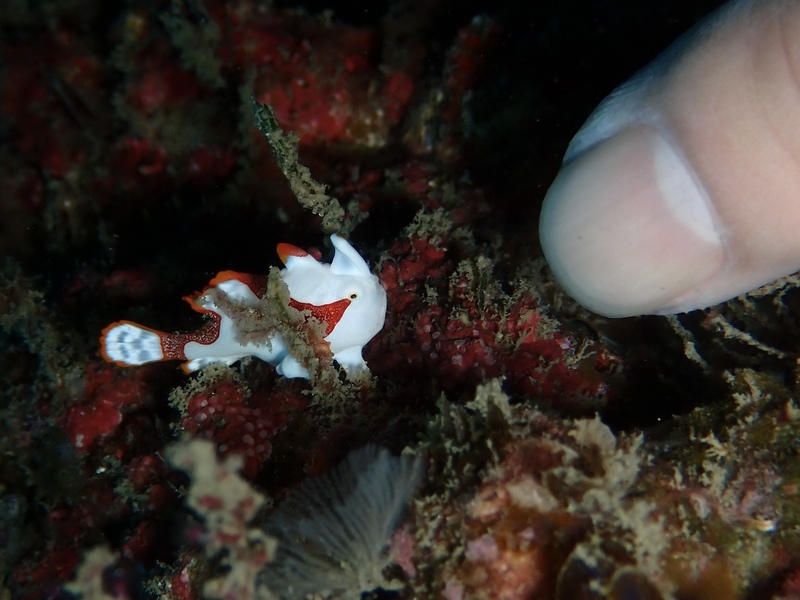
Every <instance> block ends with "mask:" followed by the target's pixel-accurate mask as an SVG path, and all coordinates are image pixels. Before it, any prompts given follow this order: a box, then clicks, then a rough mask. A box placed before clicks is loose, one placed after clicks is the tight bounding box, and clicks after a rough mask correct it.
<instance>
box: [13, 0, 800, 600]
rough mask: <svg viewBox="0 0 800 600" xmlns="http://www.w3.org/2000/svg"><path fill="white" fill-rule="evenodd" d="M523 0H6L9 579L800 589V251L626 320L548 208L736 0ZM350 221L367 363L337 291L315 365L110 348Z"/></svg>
mask: <svg viewBox="0 0 800 600" xmlns="http://www.w3.org/2000/svg"><path fill="white" fill-rule="evenodd" d="M521 4H522V3H516V2H508V3H505V2H499V3H494V4H489V3H480V2H463V3H454V2H449V1H446V0H436V1H434V2H429V1H414V0H399V1H397V2H386V3H374V4H369V5H368V7H367V8H364V7H365V6H366V5H365V3H354V4H353V5H350V4H342V5H340V6H336V5H327V4H322V3H319V4H315V3H308V4H307V5H305V6H302V7H301V6H295V5H289V4H287V3H269V2H258V1H256V0H231V1H223V0H185V1H181V0H174V1H166V0H165V1H160V2H151V3H137V2H128V3H113V2H99V1H96V0H67V1H60V2H47V1H45V2H27V1H25V0H13V1H8V2H3V3H2V7H0V32H2V34H1V35H0V79H1V80H2V84H1V85H0V174H2V184H3V185H2V194H0V259H2V262H0V360H2V365H3V368H2V369H0V386H2V395H1V396H0V398H1V399H0V600H6V599H11V598H24V599H32V600H40V599H41V600H43V599H47V598H69V597H76V596H81V597H84V598H87V599H88V598H92V599H101V598H106V599H107V598H116V599H127V598H130V599H134V598H135V599H138V598H165V599H172V600H189V599H192V598H201V597H207V598H225V599H228V598H230V599H233V598H238V599H242V598H262V599H271V598H286V599H289V598H359V597H363V598H373V599H380V598H409V599H410V598H446V599H448V600H469V599H473V598H474V599H483V598H486V599H487V600H489V599H503V600H517V599H519V600H522V599H554V600H574V599H577V600H583V599H586V600H594V599H598V600H599V599H602V598H612V599H616V600H622V599H626V600H632V599H638V600H653V599H663V600H668V599H675V600H736V599H741V600H748V599H753V600H755V599H758V600H766V599H770V598H771V599H776V600H777V599H789V598H800V441H798V440H800V436H799V435H798V434H799V433H800V402H798V400H797V394H798V390H800V385H799V384H798V369H797V365H798V364H799V361H800V326H798V325H797V321H798V320H797V315H798V311H800V293H798V279H797V278H795V277H790V278H787V279H786V280H783V281H781V282H778V283H776V284H774V285H772V286H770V287H769V288H768V289H763V290H759V291H758V292H755V293H753V294H750V295H748V296H746V297H742V298H739V299H736V300H734V301H731V302H730V303H728V304H726V305H722V306H718V307H714V308H712V309H709V310H706V311H699V312H696V313H691V314H688V315H682V316H680V317H672V318H666V317H658V318H657V317H649V318H641V319H628V320H624V321H616V322H611V321H607V320H604V319H600V318H598V317H596V316H594V315H592V314H590V313H588V312H586V311H585V310H583V309H582V308H581V307H579V306H577V305H575V304H574V303H573V302H572V301H571V300H570V299H569V298H568V297H566V296H565V295H564V294H563V292H561V291H560V289H559V287H558V285H557V284H556V283H555V282H554V281H553V279H552V277H551V276H550V274H549V272H548V270H547V266H546V265H545V264H544V262H543V260H542V258H541V256H540V253H539V251H538V245H537V240H536V230H537V227H536V222H537V215H538V209H539V205H540V203H541V200H542V197H543V195H544V191H545V190H546V188H547V185H548V184H549V182H550V181H551V180H552V177H553V176H554V174H555V172H556V171H557V169H558V165H559V161H560V157H561V156H562V154H563V151H564V148H565V147H566V144H567V143H568V141H569V137H570V135H571V133H572V132H574V131H576V130H577V128H578V126H579V125H580V123H581V121H582V120H583V118H584V117H585V116H586V115H587V114H588V113H589V112H590V110H591V109H592V108H593V106H594V105H595V104H596V103H597V102H598V101H599V100H600V99H601V98H602V97H603V96H604V95H605V94H606V93H607V92H608V91H609V90H610V89H612V88H613V87H614V86H615V85H616V84H617V83H619V82H620V81H622V80H623V79H625V78H626V77H627V76H628V75H630V74H631V73H632V72H633V71H634V70H635V69H636V68H638V67H640V66H642V65H644V64H645V63H646V62H647V61H648V60H649V59H650V58H652V57H653V56H654V55H655V54H656V53H657V52H658V51H659V50H660V49H661V48H662V47H664V46H665V45H666V44H667V43H668V42H669V41H671V40H672V39H673V38H674V37H675V36H676V35H677V34H679V33H680V32H681V31H683V30H684V29H686V28H687V27H688V26H690V25H691V24H692V23H693V22H694V21H695V20H697V19H698V18H700V17H701V16H702V15H704V14H705V13H707V12H708V11H709V10H711V9H712V8H714V6H715V4H716V3H714V2H683V3H676V2H651V3H641V2H633V1H632V0H631V1H623V0H617V1H615V2H607V3H598V2H586V3H582V2H576V3H573V4H571V5H570V8H569V9H565V8H564V7H557V6H555V5H556V4H557V3H530V4H532V5H534V6H526V7H521V6H518V5H521ZM538 4H543V5H544V4H552V5H553V6H549V7H548V6H536V5H538ZM621 15H624V16H621ZM575 56H580V57H581V58H580V60H579V61H577V62H576V61H575V60H574V57H575ZM263 106H269V107H270V108H271V112H269V111H266V112H264V110H262V109H260V108H259V107H263ZM254 107H255V110H254ZM265 115H266V116H265ZM331 233H340V234H342V235H343V236H345V237H347V238H348V239H349V240H350V242H351V243H352V244H353V246H354V247H355V248H357V250H358V252H359V253H360V254H361V255H362V256H363V257H364V258H365V259H366V260H367V262H368V263H369V265H370V268H371V269H372V272H373V273H375V275H377V277H378V279H379V281H380V283H381V285H382V286H383V287H384V289H385V290H386V293H387V300H388V313H387V318H386V324H385V326H384V328H383V330H382V331H381V332H380V333H379V334H378V335H377V336H376V337H375V338H374V339H373V340H372V341H371V342H370V343H369V344H368V345H367V346H366V348H365V349H364V358H365V359H366V362H367V364H368V365H369V369H370V373H369V374H368V375H367V374H365V375H364V376H362V377H357V378H350V379H348V378H346V377H345V376H344V373H343V372H342V371H341V370H340V369H338V368H337V367H336V364H335V363H334V362H333V361H332V359H331V358H332V357H331V355H330V351H329V349H328V347H327V345H326V343H325V341H324V340H323V339H322V335H321V333H320V332H321V331H324V327H322V324H320V323H313V322H311V321H308V320H304V319H300V320H299V321H297V320H295V321H294V322H293V325H292V327H293V328H294V329H292V331H291V332H287V331H285V330H281V334H282V335H283V336H284V338H285V339H287V340H291V342H292V343H293V345H294V347H295V348H296V349H297V352H298V355H299V356H300V357H301V362H302V363H303V365H304V366H305V367H307V368H308V370H309V374H310V379H309V380H308V381H306V380H302V379H284V378H282V377H280V376H279V375H277V374H276V373H275V371H274V369H273V368H272V367H270V366H269V365H267V364H265V363H262V362H260V361H258V360H255V359H248V360H244V361H241V362H240V363H236V364H234V365H232V366H210V367H207V368H205V369H203V370H201V371H199V372H198V373H195V374H192V375H185V374H184V373H183V372H181V371H180V369H178V368H177V365H176V364H175V363H163V364H162V363H158V364H150V365H146V366H142V367H138V368H131V369H123V368H119V367H117V366H115V365H112V364H108V363H106V362H104V361H103V359H102V357H101V355H100V352H99V345H98V336H99V335H100V331H101V330H102V329H103V327H105V326H106V325H108V324H109V323H111V322H113V321H117V320H120V319H126V320H127V319H130V320H134V321H137V322H142V323H148V324H150V325H152V326H153V327H157V328H158V329H162V330H167V331H191V330H194V329H197V328H198V327H200V326H202V323H203V321H202V316H201V315H198V314H192V313H191V312H190V311H186V310H185V309H184V305H183V303H182V302H181V297H182V296H186V295H190V294H191V293H192V292H193V291H195V290H199V289H202V288H203V286H204V285H205V284H206V282H207V281H208V280H209V278H210V277H211V276H213V274H214V273H217V272H219V271H225V270H228V269H230V270H235V271H240V272H247V273H257V274H263V275H267V274H268V273H269V272H270V270H271V269H273V268H274V267H275V266H276V264H277V260H276V259H275V253H274V248H275V246H276V244H278V243H281V242H288V243H290V244H294V245H297V246H299V247H302V248H307V249H312V248H313V247H314V246H319V253H320V254H321V255H322V256H323V257H326V259H329V257H330V256H331V254H332V251H331V249H330V248H326V247H324V245H323V243H324V241H325V240H326V239H327V238H328V236H329V234H331ZM312 253H314V254H316V251H312ZM276 294H277V295H276V296H275V297H276V298H277V300H276V302H278V303H279V304H280V302H281V300H280V295H279V293H278V292H276ZM245 320H246V319H245V318H244V317H242V323H244V321H245ZM240 326H241V327H243V328H244V327H245V325H243V324H240ZM275 327H276V328H280V327H281V324H280V323H277V324H276V325H275Z"/></svg>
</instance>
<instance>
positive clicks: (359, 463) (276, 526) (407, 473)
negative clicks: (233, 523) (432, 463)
mask: <svg viewBox="0 0 800 600" xmlns="http://www.w3.org/2000/svg"><path fill="white" fill-rule="evenodd" d="M421 474H422V461H421V460H420V459H419V458H416V459H415V458H412V457H408V456H401V457H394V456H392V455H391V454H390V453H389V451H388V450H386V449H384V448H379V447H377V446H365V447H364V448H361V449H360V450H356V451H354V452H351V453H350V454H349V455H348V456H347V458H346V459H345V460H344V461H343V462H342V464H340V465H339V466H338V467H336V468H335V469H333V470H332V471H330V472H329V473H325V474H324V475H321V476H319V477H314V478H311V479H309V480H308V481H306V482H304V483H303V485H302V486H301V487H300V489H299V490H298V491H297V492H296V493H295V494H293V495H292V497H291V498H289V499H288V500H287V501H286V502H284V503H283V504H282V505H281V506H280V508H278V510H277V511H276V512H275V514H274V515H273V516H272V517H271V518H270V520H269V521H268V522H267V524H266V525H265V526H264V528H265V530H266V532H267V533H268V534H269V535H270V536H274V537H275V538H277V540H278V549H277V551H276V554H275V558H274V560H273V561H272V562H271V563H269V564H268V565H266V567H265V568H264V570H263V571H262V572H261V576H260V579H259V583H260V584H261V585H263V586H265V587H266V588H268V589H269V591H270V592H271V593H272V594H273V595H275V596H277V597H278V598H281V599H282V600H296V599H303V598H308V597H313V598H328V599H331V598H359V597H360V594H361V593H362V592H368V591H370V590H374V589H376V588H379V587H388V586H390V583H389V582H387V581H386V580H385V578H384V577H383V575H382V571H383V569H384V568H385V567H386V566H387V565H388V564H390V563H391V557H390V556H388V548H389V543H390V541H391V538H392V534H393V533H394V531H395V530H396V529H397V526H398V525H399V523H400V521H401V519H402V517H403V515H404V512H405V508H406V506H407V504H408V501H409V499H410V498H411V496H412V495H413V493H414V489H415V488H416V486H417V483H418V481H419V479H420V476H421Z"/></svg>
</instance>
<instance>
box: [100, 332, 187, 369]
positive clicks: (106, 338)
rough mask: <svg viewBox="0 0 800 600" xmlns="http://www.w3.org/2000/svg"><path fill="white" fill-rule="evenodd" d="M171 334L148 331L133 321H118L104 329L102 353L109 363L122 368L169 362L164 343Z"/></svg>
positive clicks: (101, 344) (101, 337)
mask: <svg viewBox="0 0 800 600" xmlns="http://www.w3.org/2000/svg"><path fill="white" fill-rule="evenodd" d="M168 337H169V334H167V333H164V332H163V331H157V330H155V329H148V328H147V327H143V326H142V325H139V324H137V323H132V322H131V321H117V322H116V323H112V324H111V325H109V326H108V327H106V328H105V329H103V332H102V334H101V335H100V352H101V353H102V355H103V358H105V359H106V360H107V361H108V362H113V363H115V364H116V365H118V366H120V367H135V366H138V365H144V364H147V363H151V362H156V361H159V360H167V359H170V358H173V357H172V356H165V351H164V345H163V343H162V342H163V341H164V340H166V339H167V338H168Z"/></svg>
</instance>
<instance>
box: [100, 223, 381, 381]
mask: <svg viewBox="0 0 800 600" xmlns="http://www.w3.org/2000/svg"><path fill="white" fill-rule="evenodd" d="M331 243H332V244H333V247H334V250H335V253H334V256H333V261H332V262H331V263H330V264H327V263H323V262H320V261H318V260H317V259H316V258H314V257H313V256H312V255H311V254H309V253H308V252H306V251H305V250H302V249H300V248H298V247H297V246H293V245H291V244H278V248H277V250H278V256H280V258H281V260H282V261H283V263H284V265H286V266H285V268H283V269H281V271H280V277H281V279H282V280H283V282H284V283H285V284H286V287H287V288H288V290H289V306H291V307H292V308H294V309H296V310H299V311H309V312H310V315H311V318H312V319H315V320H317V321H319V322H321V323H325V336H324V340H325V341H326V342H327V343H328V345H329V347H330V351H331V353H332V354H333V359H334V360H335V361H336V362H337V363H338V364H339V365H340V366H341V367H342V368H343V369H344V370H345V372H346V373H347V374H348V376H350V375H353V374H354V373H357V372H360V371H364V370H366V369H367V364H366V362H364V358H363V357H362V355H361V352H362V350H363V348H364V346H365V345H366V343H367V342H369V341H370V340H371V339H372V338H373V337H375V335H376V334H377V333H378V332H379V331H380V330H381V328H383V324H384V321H385V319H386V291H385V290H384V289H383V287H381V284H380V282H379V281H378V278H377V277H376V276H375V275H373V274H372V273H371V272H370V270H369V266H368V265H367V263H366V262H365V261H364V259H363V258H362V257H361V255H360V254H359V253H358V252H357V251H356V249H355V248H353V246H351V245H350V244H349V243H348V242H347V240H345V239H344V238H342V237H339V236H338V235H335V234H334V235H331ZM266 279H267V278H266V277H262V276H257V275H249V274H246V273H236V272H234V271H223V272H221V273H219V274H217V276H216V277H214V279H212V280H211V282H210V283H209V285H208V287H206V289H204V290H203V291H202V292H199V293H198V294H195V295H194V296H191V297H186V298H184V299H185V300H186V301H187V302H189V304H190V306H191V307H192V308H193V309H194V310H196V311H198V312H200V313H203V314H206V315H208V316H209V317H210V321H209V323H207V324H206V326H205V327H203V328H202V329H200V330H199V331H196V332H193V333H167V332H164V331H158V330H155V329H150V328H149V327H145V326H143V325H139V324H138V323H133V322H130V321H118V322H116V323H112V324H111V325H109V326H108V327H106V328H105V329H103V332H102V334H101V336H100V346H101V352H102V355H103V358H105V359H106V360H107V361H108V362H113V363H115V364H117V365H119V366H121V367H134V366H138V365H143V364H146V363H151V362H155V361H162V360H184V361H186V362H184V363H183V365H182V368H183V370H184V371H185V372H186V373H190V372H192V371H196V370H197V369H200V368H202V367H204V366H206V365H210V364H226V365H230V364H233V363H234V362H236V361H238V360H241V359H242V358H244V357H246V356H255V357H256V358H260V359H261V360H263V361H266V362H268V363H270V364H271V365H274V366H275V368H276V370H277V372H278V373H280V374H281V375H283V376H284V377H303V378H306V379H308V378H309V373H308V370H307V369H306V367H305V366H303V365H302V364H301V362H300V361H299V360H298V358H297V357H296V356H295V354H294V353H293V352H292V348H291V347H289V345H288V344H287V342H286V340H284V338H283V336H282V335H281V334H280V333H279V332H277V331H275V332H274V333H272V334H271V335H270V336H268V338H267V339H263V340H258V341H252V340H246V339H245V337H246V336H243V335H242V332H241V331H240V329H239V326H238V324H237V318H236V313H237V312H239V313H241V311H242V310H243V309H244V310H246V309H248V308H253V307H258V306H259V305H260V304H261V303H262V302H263V300H262V296H263V295H264V293H265V291H266ZM307 314H308V313H307Z"/></svg>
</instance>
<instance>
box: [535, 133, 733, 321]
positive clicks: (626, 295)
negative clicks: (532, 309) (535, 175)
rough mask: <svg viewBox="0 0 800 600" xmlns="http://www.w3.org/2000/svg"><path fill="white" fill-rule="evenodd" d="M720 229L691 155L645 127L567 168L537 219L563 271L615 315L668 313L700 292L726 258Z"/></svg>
mask: <svg viewBox="0 0 800 600" xmlns="http://www.w3.org/2000/svg"><path fill="white" fill-rule="evenodd" d="M721 231H722V229H721V227H720V225H719V222H718V219H717V218H716V216H715V214H714V210H713V206H712V204H711V203H710V201H709V199H708V196H707V194H706V193H705V191H704V189H703V187H702V185H701V184H700V182H699V181H698V180H697V178H696V177H695V176H694V174H693V173H692V171H691V169H690V168H689V167H688V165H687V163H686V161H685V160H684V159H683V157H682V156H681V155H680V154H679V153H678V152H676V150H675V148H674V147H673V145H672V144H671V143H670V141H669V140H667V139H666V138H665V137H664V136H663V135H662V134H661V133H659V132H658V131H657V130H656V129H655V128H653V127H651V126H648V125H638V126H635V127H631V128H629V129H626V130H624V131H622V132H620V133H618V134H616V135H615V136H614V137H612V138H610V139H608V140H606V141H605V142H602V143H601V144H598V145H597V146H594V147H593V148H592V149H591V150H589V151H588V152H586V153H585V154H584V155H582V156H579V157H577V158H576V159H574V160H573V161H572V162H570V163H569V164H568V165H567V166H565V167H564V168H563V169H562V170H561V172H560V173H559V175H558V177H557V178H556V180H555V182H554V183H553V185H552V186H551V188H550V190H549V191H548V193H547V197H546V198H545V202H544V206H543V207H542V216H541V220H540V237H541V244H542V248H543V250H544V253H545V257H546V258H547V260H548V263H549V264H550V266H551V268H552V270H553V273H554V274H555V276H556V278H557V279H558V280H559V281H560V282H561V284H562V285H563V286H564V288H565V289H566V291H567V292H568V293H569V294H570V295H571V296H573V297H574V298H575V299H576V300H577V301H578V302H580V303H581V304H583V305H584V306H586V307H587V308H589V309H590V310H592V311H594V312H597V313H599V314H602V315H605V316H609V317H626V316H632V315H639V314H649V313H658V312H663V311H664V310H667V309H669V307H671V306H673V305H675V304H676V302H679V299H680V298H682V297H684V296H686V295H687V294H691V293H693V291H694V290H696V289H697V288H698V286H702V285H703V283H704V282H706V281H708V280H709V279H710V278H711V277H712V276H713V275H714V274H715V273H717V272H718V271H719V270H720V269H721V268H723V266H724V265H725V261H726V252H725V246H724V243H723V242H724V240H723V236H722V235H721V233H720V232H721Z"/></svg>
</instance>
